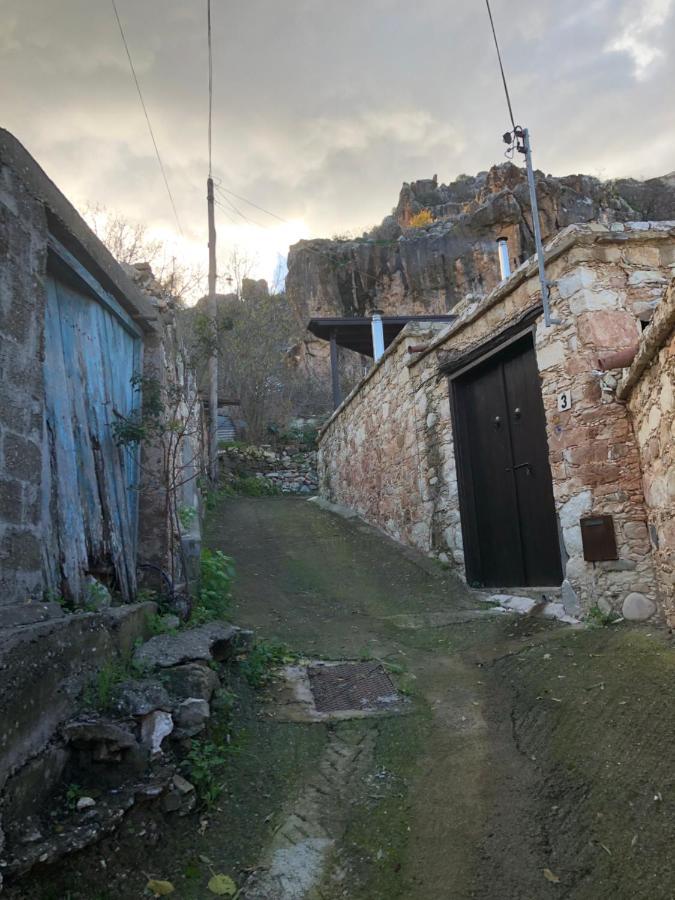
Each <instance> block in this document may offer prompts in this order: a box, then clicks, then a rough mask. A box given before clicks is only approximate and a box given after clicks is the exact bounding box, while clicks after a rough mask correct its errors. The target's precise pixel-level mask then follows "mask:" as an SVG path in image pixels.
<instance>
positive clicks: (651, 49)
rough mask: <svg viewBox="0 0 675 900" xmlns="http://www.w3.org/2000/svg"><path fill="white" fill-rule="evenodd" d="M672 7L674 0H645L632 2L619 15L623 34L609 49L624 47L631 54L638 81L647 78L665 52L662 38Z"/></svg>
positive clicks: (611, 43)
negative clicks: (662, 31)
mask: <svg viewBox="0 0 675 900" xmlns="http://www.w3.org/2000/svg"><path fill="white" fill-rule="evenodd" d="M672 9H673V0H642V2H635V3H633V4H632V5H631V7H630V8H628V9H627V10H625V11H624V13H623V15H622V16H621V17H620V19H621V22H622V25H621V31H620V34H619V35H618V36H617V37H615V38H613V39H612V40H610V42H609V43H608V45H607V49H608V50H609V51H614V52H619V53H620V52H623V51H625V52H627V53H628V54H629V55H630V56H631V58H632V60H633V65H634V72H635V77H636V78H637V79H638V81H643V80H644V79H645V78H648V77H649V76H650V75H651V74H652V71H653V68H654V63H656V62H658V61H659V60H661V59H662V58H663V56H664V48H663V46H661V42H660V41H659V38H660V37H661V29H662V27H663V25H664V23H665V22H666V20H667V19H668V17H669V15H670V14H671V12H672Z"/></svg>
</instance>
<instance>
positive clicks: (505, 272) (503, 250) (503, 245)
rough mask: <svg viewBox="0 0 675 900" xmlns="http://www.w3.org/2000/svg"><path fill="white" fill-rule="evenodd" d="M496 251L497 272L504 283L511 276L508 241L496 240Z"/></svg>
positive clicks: (501, 238) (503, 239) (503, 238)
mask: <svg viewBox="0 0 675 900" xmlns="http://www.w3.org/2000/svg"><path fill="white" fill-rule="evenodd" d="M497 249H498V250H499V271H500V272H501V276H502V281H505V280H506V279H507V278H508V277H509V275H510V274H511V260H510V259H509V242H508V239H507V238H505V237H500V238H497Z"/></svg>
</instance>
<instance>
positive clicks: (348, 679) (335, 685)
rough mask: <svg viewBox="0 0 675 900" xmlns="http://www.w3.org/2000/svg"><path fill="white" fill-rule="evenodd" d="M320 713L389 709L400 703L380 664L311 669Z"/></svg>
mask: <svg viewBox="0 0 675 900" xmlns="http://www.w3.org/2000/svg"><path fill="white" fill-rule="evenodd" d="M307 674H308V676H309V684H310V687H311V689H312V694H313V695H314V705H315V706H316V709H317V710H318V712H327V713H329V712H343V711H347V710H369V709H370V710H374V709H386V708H387V707H389V706H391V705H392V704H393V703H396V702H398V700H399V699H400V698H399V696H398V694H397V693H396V688H395V687H394V685H393V684H392V681H391V679H390V678H389V676H388V675H387V673H386V672H385V670H384V667H383V666H382V664H381V663H372V662H362V663H340V664H338V665H336V666H308V668H307Z"/></svg>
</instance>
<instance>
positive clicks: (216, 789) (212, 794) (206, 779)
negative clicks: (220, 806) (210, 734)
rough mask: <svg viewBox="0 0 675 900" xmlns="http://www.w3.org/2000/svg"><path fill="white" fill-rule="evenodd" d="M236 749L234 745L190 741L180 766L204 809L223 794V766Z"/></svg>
mask: <svg viewBox="0 0 675 900" xmlns="http://www.w3.org/2000/svg"><path fill="white" fill-rule="evenodd" d="M238 749H239V748H238V747H237V746H236V745H234V744H225V743H223V744H218V743H215V742H214V741H212V740H193V741H192V744H191V746H190V750H189V752H188V754H187V756H186V757H185V759H184V760H183V762H182V763H181V766H182V768H183V770H184V772H185V775H186V778H188V779H189V781H191V782H192V784H193V785H194V786H195V790H196V792H197V796H198V797H199V799H200V801H201V802H202V803H203V804H204V805H205V806H206V807H211V806H213V805H214V803H216V801H217V800H218V798H219V797H220V795H221V794H222V793H223V787H224V784H223V780H222V779H223V776H224V769H225V766H226V765H227V762H228V759H229V758H230V756H231V755H232V753H236V752H238Z"/></svg>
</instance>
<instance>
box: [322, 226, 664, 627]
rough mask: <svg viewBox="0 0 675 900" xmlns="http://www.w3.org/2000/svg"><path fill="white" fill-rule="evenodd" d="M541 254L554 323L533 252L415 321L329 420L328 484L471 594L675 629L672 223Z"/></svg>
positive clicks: (594, 233) (588, 230) (553, 244)
mask: <svg viewBox="0 0 675 900" xmlns="http://www.w3.org/2000/svg"><path fill="white" fill-rule="evenodd" d="M545 257H546V272H547V277H548V279H549V281H550V282H551V283H552V288H551V303H552V314H553V316H554V317H555V318H556V319H557V320H559V321H558V324H554V325H551V326H549V327H546V326H545V325H544V323H543V321H542V317H541V312H542V310H541V290H540V283H539V279H538V275H537V268H536V264H535V262H534V260H528V261H526V262H525V263H523V264H522V265H521V266H520V267H519V268H518V269H517V270H516V271H515V272H514V273H513V274H512V275H511V276H510V277H509V278H508V279H507V280H505V281H503V282H502V283H500V284H498V286H497V287H496V288H494V289H493V290H492V291H491V292H490V293H489V294H488V295H487V296H485V297H484V298H481V299H478V300H475V299H474V298H472V297H469V298H467V299H465V300H464V301H463V302H461V303H459V304H458V305H456V306H455V307H454V308H453V313H456V314H457V319H456V321H454V322H452V323H451V324H450V325H446V326H443V325H439V324H433V323H426V324H424V323H416V324H415V325H414V326H408V327H407V328H406V329H404V331H403V332H402V333H401V334H400V335H399V337H398V338H397V339H396V340H395V341H394V342H393V343H392V344H391V345H390V346H389V348H388V349H387V351H386V353H385V355H384V356H383V357H382V359H381V360H380V361H379V362H378V363H377V364H376V365H375V366H374V367H373V368H372V369H371V371H370V372H369V373H368V375H367V376H366V377H365V378H364V379H363V380H362V382H361V383H360V384H359V385H358V386H357V388H356V389H355V390H354V391H353V392H352V393H351V394H350V396H349V397H347V399H346V400H345V401H344V402H343V403H342V405H341V406H340V407H339V408H338V409H337V410H336V412H335V413H334V415H333V416H332V417H331V419H330V420H329V421H328V423H327V424H326V426H325V427H324V429H323V431H322V433H321V435H320V455H319V469H320V479H321V491H322V493H323V495H324V496H325V497H326V498H327V499H329V500H331V501H333V502H335V503H338V504H340V505H343V506H346V507H350V508H352V509H354V510H356V511H357V512H358V513H359V514H360V515H361V516H363V517H364V518H365V519H366V520H368V521H369V522H372V523H373V524H375V525H377V526H379V527H381V528H382V529H383V530H384V531H386V532H387V533H388V534H390V535H391V536H392V537H394V538H396V539H397V540H400V541H402V542H403V543H407V544H410V545H412V546H415V547H417V548H419V549H420V550H422V551H423V552H425V553H428V554H430V555H432V556H436V557H438V558H439V559H441V560H442V561H444V562H447V563H448V564H449V565H451V566H453V567H455V568H456V569H457V571H458V572H459V573H460V574H461V575H462V576H463V577H464V578H466V579H467V581H469V583H471V584H473V585H475V586H484V587H490V588H508V589H509V591H510V592H513V591H514V590H517V589H518V588H523V589H524V588H530V589H532V588H541V589H542V592H546V593H549V592H553V593H554V594H555V593H557V592H558V591H559V592H560V593H561V595H562V600H563V602H564V604H565V607H566V610H567V611H568V612H569V613H572V614H579V613H584V612H588V610H589V609H591V608H593V607H599V608H601V609H605V610H609V609H611V610H614V611H616V612H619V613H622V614H623V615H625V616H626V617H627V618H633V619H644V618H649V617H651V616H652V615H654V614H655V613H656V612H657V611H659V614H661V611H663V612H665V614H666V615H667V616H668V618H669V620H670V621H671V622H673V617H674V614H675V609H674V608H673V583H672V571H673V549H674V542H673V526H672V507H673V500H674V498H675V481H674V479H675V472H674V470H673V467H672V449H671V444H672V432H671V431H670V429H671V428H672V425H673V388H674V386H673V365H672V355H671V352H672V334H671V332H672V325H673V312H672V302H673V300H672V292H671V293H668V294H667V296H666V299H665V300H664V296H665V295H666V291H667V287H668V284H669V282H670V280H671V278H672V275H673V266H674V265H675V227H674V223H673V222H658V223H646V222H636V223H625V224H624V223H613V224H611V225H609V226H603V225H599V224H580V225H572V226H570V227H568V228H566V229H564V230H563V231H562V232H560V233H559V234H558V235H557V236H556V237H555V238H554V239H553V240H552V241H550V243H549V244H548V245H547V247H546V250H545ZM496 265H497V262H496V248H495V267H496ZM655 309H656V310H657V312H656V315H654V317H653V321H651V322H650V320H651V319H652V316H653V314H654V310H655ZM669 329H670V331H669ZM411 351H412V352H411ZM636 354H637V355H636ZM633 357H635V362H634V363H633V365H632V367H631V368H630V369H629V371H628V374H627V376H626V377H625V378H624V377H622V376H623V375H624V372H623V369H622V368H620V366H626V365H628V364H629V363H630V360H631V359H632V358H633Z"/></svg>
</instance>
